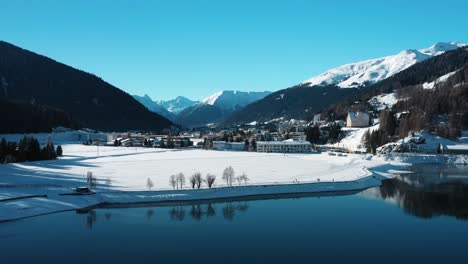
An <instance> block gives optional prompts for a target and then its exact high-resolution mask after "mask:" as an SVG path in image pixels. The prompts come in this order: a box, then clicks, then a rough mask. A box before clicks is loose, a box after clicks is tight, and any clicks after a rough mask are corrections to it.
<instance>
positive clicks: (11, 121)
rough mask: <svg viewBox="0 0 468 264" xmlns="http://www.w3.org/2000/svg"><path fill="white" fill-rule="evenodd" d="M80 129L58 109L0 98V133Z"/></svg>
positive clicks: (76, 123) (68, 116)
mask: <svg viewBox="0 0 468 264" xmlns="http://www.w3.org/2000/svg"><path fill="white" fill-rule="evenodd" d="M58 126H62V127H68V128H72V129H78V128H81V126H80V125H79V124H78V122H76V121H75V120H73V119H72V118H71V117H70V115H69V114H68V113H66V112H64V111H62V110H60V109H57V108H53V107H49V106H44V105H38V104H36V103H34V102H24V101H18V100H9V99H6V98H1V97H0V133H3V134H7V133H39V132H50V131H52V128H54V127H58Z"/></svg>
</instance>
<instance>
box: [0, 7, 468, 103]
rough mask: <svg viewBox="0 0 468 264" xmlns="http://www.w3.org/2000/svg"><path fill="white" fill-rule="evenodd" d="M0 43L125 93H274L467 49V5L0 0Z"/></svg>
mask: <svg viewBox="0 0 468 264" xmlns="http://www.w3.org/2000/svg"><path fill="white" fill-rule="evenodd" d="M0 10H1V11H0V25H1V26H0V39H1V40H4V41H7V42H10V43H12V44H15V45H18V46H20V47H23V48H26V49H29V50H32V51H34V52H37V53H40V54H43V55H46V56H48V57H51V58H53V59H55V60H57V61H60V62H63V63H65V64H68V65H71V66H73V67H76V68H79V69H82V70H85V71H88V72H91V73H94V74H96V75H98V76H100V77H102V78H103V79H104V80H106V81H108V82H110V83H112V84H114V85H115V86H117V87H119V88H121V89H123V90H125V91H126V92H128V93H131V94H145V93H147V94H149V95H150V96H151V97H153V98H154V99H170V98H173V97H175V96H177V95H184V96H187V97H189V98H192V99H202V98H204V97H207V96H209V95H210V94H212V93H214V92H216V91H219V90H242V91H264V90H270V91H275V90H278V89H282V88H286V87H289V86H292V85H294V84H297V83H299V82H301V81H303V80H305V79H308V78H310V77H312V76H314V75H317V74H319V73H321V72H323V71H325V70H327V69H330V68H332V67H335V66H339V65H341V64H345V63H350V62H354V61H359V60H364V59H370V58H374V57H380V56H384V55H389V54H394V53H397V52H399V51H401V50H403V49H408V48H423V47H429V46H430V45H432V44H433V43H435V42H437V41H452V40H457V41H461V42H465V43H467V42H468V31H467V29H468V15H466V10H468V1H466V0H445V1H443V2H441V1H430V0H427V1H413V0H412V1H408V0H406V1H401V0H396V1H377V0H373V1H370V0H369V1H367V0H362V1H358V0H355V1H351V0H348V1H345V0H343V1H338V0H327V1H325V0H324V1H306V0H284V1H274V0H268V1H255V0H248V1H244V0H237V1H228V0H224V1H221V0H218V1H215V0H212V1H197V0H191V1H189V0H187V1H180V0H166V1H138V0H133V1H131V0H128V1H119V0H108V1H104V0H102V1H92V0H88V1H73V0H67V1H62V0H56V1H50V0H40V1H39V0H37V1H34V0H29V1H23V0H15V1H11V0H0Z"/></svg>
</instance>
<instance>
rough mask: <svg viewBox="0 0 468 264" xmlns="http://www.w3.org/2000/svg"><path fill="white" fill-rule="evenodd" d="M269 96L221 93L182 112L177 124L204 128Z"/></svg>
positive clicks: (251, 93)
mask: <svg viewBox="0 0 468 264" xmlns="http://www.w3.org/2000/svg"><path fill="white" fill-rule="evenodd" d="M269 94H270V92H240V91H220V92H217V93H215V94H213V95H211V96H209V97H207V98H205V99H204V100H202V101H201V102H200V103H198V104H194V105H192V106H190V107H188V108H187V109H185V110H184V111H182V112H180V114H179V115H178V116H177V119H176V123H179V124H183V125H187V126H204V125H206V124H208V123H214V122H219V121H220V120H223V119H224V118H225V117H226V116H227V115H229V114H231V113H233V112H235V111H238V110H240V109H242V108H244V107H245V106H246V105H248V104H250V103H253V102H255V101H258V100H260V99H263V98H264V97H265V96H268V95H269Z"/></svg>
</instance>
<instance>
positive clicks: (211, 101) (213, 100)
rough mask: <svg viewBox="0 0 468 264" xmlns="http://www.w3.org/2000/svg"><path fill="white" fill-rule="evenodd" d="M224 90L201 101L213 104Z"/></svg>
mask: <svg viewBox="0 0 468 264" xmlns="http://www.w3.org/2000/svg"><path fill="white" fill-rule="evenodd" d="M223 93H224V91H219V92H217V93H215V94H213V95H211V96H209V97H207V98H205V99H203V101H202V103H204V104H209V105H214V104H215V103H216V100H218V98H219V97H220V96H221V95H223Z"/></svg>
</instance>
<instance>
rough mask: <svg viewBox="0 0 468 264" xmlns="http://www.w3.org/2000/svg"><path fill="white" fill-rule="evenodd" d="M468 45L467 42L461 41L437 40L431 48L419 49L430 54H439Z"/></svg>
mask: <svg viewBox="0 0 468 264" xmlns="http://www.w3.org/2000/svg"><path fill="white" fill-rule="evenodd" d="M464 46H466V44H463V43H460V42H458V41H452V42H437V43H435V44H434V45H432V46H431V47H429V48H426V49H421V50H419V51H420V52H421V53H424V54H427V55H430V56H437V55H440V54H442V53H444V52H446V51H449V50H454V49H458V48H461V47H464Z"/></svg>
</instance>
